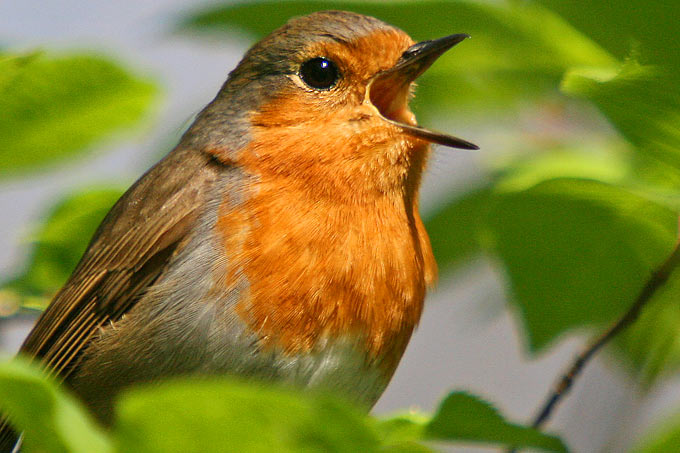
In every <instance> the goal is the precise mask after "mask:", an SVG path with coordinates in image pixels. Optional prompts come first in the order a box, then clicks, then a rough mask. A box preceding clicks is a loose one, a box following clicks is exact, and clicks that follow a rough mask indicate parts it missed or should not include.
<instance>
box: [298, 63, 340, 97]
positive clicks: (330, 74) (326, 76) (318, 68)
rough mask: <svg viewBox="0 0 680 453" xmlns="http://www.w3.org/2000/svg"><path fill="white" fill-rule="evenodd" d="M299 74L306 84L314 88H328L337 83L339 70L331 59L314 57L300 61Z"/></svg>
mask: <svg viewBox="0 0 680 453" xmlns="http://www.w3.org/2000/svg"><path fill="white" fill-rule="evenodd" d="M299 75H300V78H301V79H302V81H303V82H305V83H306V84H307V86H309V87H311V88H314V89H315V90H328V89H330V88H332V87H333V86H334V85H335V84H336V83H337V81H338V79H339V78H340V71H338V67H337V66H336V64H335V63H333V62H332V61H331V60H329V59H327V58H324V57H316V58H312V59H311V60H307V61H305V62H304V63H302V66H300V73H299Z"/></svg>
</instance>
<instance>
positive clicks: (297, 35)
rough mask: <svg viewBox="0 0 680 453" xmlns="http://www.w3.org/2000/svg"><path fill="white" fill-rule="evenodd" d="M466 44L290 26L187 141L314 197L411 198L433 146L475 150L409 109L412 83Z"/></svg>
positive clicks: (361, 23) (334, 17)
mask: <svg viewBox="0 0 680 453" xmlns="http://www.w3.org/2000/svg"><path fill="white" fill-rule="evenodd" d="M466 37H467V35H464V34H457V35H451V36H447V37H444V38H440V39H435V40H432V41H423V42H420V43H414V41H413V40H412V39H411V38H410V37H409V36H408V35H407V34H406V33H404V32H403V31H401V30H399V29H397V28H395V27H392V26H390V25H388V24H386V23H384V22H382V21H379V20H377V19H375V18H372V17H367V16H363V15H360V14H356V13H349V12H342V11H324V12H319V13H314V14H311V15H308V16H304V17H298V18H294V19H292V20H290V21H289V22H288V23H287V24H286V25H284V26H283V27H281V28H279V29H278V30H276V31H274V32H273V33H271V34H270V35H269V36H267V37H266V38H264V39H263V40H261V41H260V42H259V43H257V44H256V45H255V46H253V47H252V48H251V49H250V50H249V51H248V52H247V53H246V55H245V56H244V58H243V60H242V61H241V62H240V63H239V65H238V66H237V67H236V69H235V70H234V71H233V72H232V73H231V74H230V76H229V79H228V80H227V82H226V83H225V85H224V86H223V87H222V90H221V91H220V93H219V94H218V96H217V97H216V98H215V100H214V101H213V102H212V103H211V104H210V105H209V106H208V107H207V108H206V109H205V110H204V111H203V112H202V113H201V115H200V116H199V118H198V119H197V122H196V124H197V125H201V126H202V127H201V132H200V133H198V132H194V133H193V135H192V133H191V130H190V133H189V134H188V135H189V136H190V137H191V138H192V139H198V140H199V141H200V142H202V145H203V146H204V147H208V148H210V149H211V151H212V152H213V153H215V154H216V155H217V156H218V158H220V159H221V160H223V161H229V162H233V163H235V164H237V165H238V164H241V165H243V166H245V167H247V168H250V169H251V170H252V171H255V172H258V173H260V174H263V173H267V174H271V175H276V176H279V177H284V178H290V179H291V180H297V181H299V182H301V183H303V184H305V185H307V186H309V188H310V189H311V190H314V191H316V192H317V193H319V194H328V195H331V194H332V196H334V197H337V196H338V190H340V191H342V192H343V193H345V194H346V196H347V197H349V198H348V199H351V200H360V199H364V198H365V197H366V196H372V195H375V194H381V193H392V192H394V191H398V192H401V193H404V192H408V193H410V194H411V195H412V194H413V193H414V192H415V191H417V187H418V185H419V183H420V174H421V172H422V170H423V167H424V165H425V162H426V159H427V154H428V152H429V144H430V143H437V144H441V145H444V146H449V147H454V148H464V149H476V148H477V147H476V146H475V145H473V144H472V143H469V142H467V141H465V140H462V139H459V138H456V137H453V136H451V135H447V134H443V133H440V132H435V131H431V130H428V129H425V128H422V127H420V126H419V125H418V124H417V122H416V119H415V116H414V114H413V113H412V112H411V110H410V108H409V99H410V98H411V95H412V91H413V90H412V87H413V82H414V80H415V79H416V78H417V77H418V76H419V75H420V74H422V73H423V72H424V71H425V70H426V69H427V68H428V67H429V66H430V65H431V64H432V63H433V62H434V61H435V60H436V59H437V58H438V57H439V56H440V55H441V54H443V53H444V52H445V51H446V50H448V49H449V48H451V47H453V46H454V45H456V44H457V43H459V42H461V41H462V40H463V39H465V38H466ZM196 130H198V129H196Z"/></svg>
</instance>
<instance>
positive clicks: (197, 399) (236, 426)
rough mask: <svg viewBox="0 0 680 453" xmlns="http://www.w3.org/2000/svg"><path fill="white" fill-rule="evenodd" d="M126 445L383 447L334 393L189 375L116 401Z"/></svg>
mask: <svg viewBox="0 0 680 453" xmlns="http://www.w3.org/2000/svg"><path fill="white" fill-rule="evenodd" d="M117 414H118V419H117V423H116V431H117V432H118V434H119V439H120V447H121V450H122V451H134V452H139V453H147V452H159V453H160V452H163V453H172V452H178V453H180V452H181V453H188V452H208V451H209V452H221V451H248V452H260V451H261V452H271V451H277V452H299V451H305V452H313V451H318V452H331V451H332V452H348V453H349V452H356V451H366V452H370V451H376V450H377V448H378V445H379V444H378V437H377V434H376V432H375V431H374V428H373V426H372V423H370V422H369V419H368V418H367V417H366V416H364V415H362V414H361V413H360V412H359V411H357V410H356V409H354V408H351V407H349V406H346V405H345V404H342V403H339V402H338V401H336V400H334V399H329V398H325V397H317V398H312V397H309V396H304V395H300V394H296V393H293V392H291V391H286V390H281V389H277V388H275V387H274V386H273V385H268V386H267V387H264V386H263V385H257V384H253V383H250V384H246V383H240V382H234V381H227V380H218V379H215V380H199V379H194V380H186V381H181V382H167V383H163V384H159V385H156V386H153V387H146V388H138V389H134V390H132V391H131V392H130V393H128V394H126V395H125V396H124V397H123V399H122V400H121V401H120V402H119V404H118V406H117Z"/></svg>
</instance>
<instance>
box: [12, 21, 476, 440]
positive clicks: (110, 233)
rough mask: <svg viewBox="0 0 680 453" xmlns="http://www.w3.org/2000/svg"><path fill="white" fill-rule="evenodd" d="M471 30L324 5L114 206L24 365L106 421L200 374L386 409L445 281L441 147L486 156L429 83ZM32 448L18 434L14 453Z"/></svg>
mask: <svg viewBox="0 0 680 453" xmlns="http://www.w3.org/2000/svg"><path fill="white" fill-rule="evenodd" d="M467 37H468V35H466V34H453V35H450V36H446V37H443V38H438V39H433V40H428V41H422V42H415V41H413V40H412V39H411V38H410V37H409V36H408V35H407V34H406V33H405V32H404V31H402V30H400V29H398V28H396V27H394V26H391V25H389V24H387V23H385V22H383V21H381V20H379V19H376V18H373V17H369V16H365V15H361V14H358V13H353V12H347V11H321V12H316V13H313V14H310V15H306V16H300V17H295V18H292V19H291V20H289V21H288V22H287V23H286V24H285V25H283V26H282V27H280V28H279V29H277V30H275V31H273V32H272V33H271V34H270V35H268V36H266V37H265V38H263V39H262V40H261V41H259V42H258V43H257V44H255V45H254V46H253V47H252V48H250V49H249V50H248V51H247V52H246V54H245V56H244V57H243V59H242V60H241V61H240V62H239V63H238V65H237V66H236V68H235V69H234V70H233V71H231V73H230V74H229V76H228V78H227V80H226V82H225V83H224V85H223V86H222V87H221V89H220V90H219V92H218V94H217V96H216V97H215V98H214V99H213V100H212V102H210V103H209V104H208V105H207V106H206V107H205V108H204V109H203V110H202V111H201V112H200V113H199V114H198V115H197V116H196V118H195V121H194V122H193V123H192V124H191V126H189V128H188V129H187V131H186V132H185V133H184V134H183V136H182V138H181V139H180V141H179V144H178V145H177V146H176V147H175V148H174V149H173V150H172V151H171V152H170V153H169V154H168V155H166V156H165V157H164V158H163V159H162V160H160V161H159V162H158V163H157V164H156V165H154V166H153V167H152V168H151V169H150V170H148V171H147V172H146V173H145V174H144V175H143V176H142V177H141V178H140V179H138V180H137V182H135V183H134V184H133V185H132V186H131V187H130V189H129V190H127V192H126V193H125V194H124V195H123V196H122V197H121V198H120V199H119V200H118V202H117V203H115V205H114V206H113V208H112V209H111V210H110V212H109V213H108V214H107V215H106V217H105V218H104V220H103V221H102V223H101V224H100V226H99V228H98V229H97V230H96V232H95V234H94V236H93V238H92V239H91V242H90V243H89V245H88V247H87V249H86V251H85V253H84V255H83V256H82V258H81V260H80V262H79V263H78V265H77V266H76V268H75V270H74V271H73V273H72V275H71V276H70V278H69V279H68V280H67V282H66V284H65V285H64V286H63V287H62V288H61V290H59V291H58V292H57V293H56V295H55V296H54V298H53V299H52V301H51V303H50V304H49V305H48V307H47V308H46V309H45V311H44V312H43V313H42V314H41V316H40V317H39V319H38V321H37V323H36V325H35V327H34V328H33V330H32V331H31V332H30V333H29V335H28V337H27V338H26V340H25V342H24V343H23V345H22V347H21V349H20V353H19V354H20V355H23V356H25V357H28V358H29V359H30V360H31V361H33V362H35V363H37V364H39V366H41V367H42V368H43V369H44V370H45V372H46V373H47V374H48V375H49V376H51V377H53V378H54V379H56V380H58V381H60V382H63V383H64V385H65V386H66V387H67V388H69V389H70V390H71V391H72V392H73V393H74V394H75V395H76V396H77V397H79V399H80V400H82V402H83V403H84V404H85V405H86V406H87V407H88V408H89V409H90V410H91V412H92V413H93V414H94V415H95V416H96V418H97V419H99V420H100V421H101V422H102V423H104V424H109V423H111V421H112V417H113V408H114V400H115V397H116V396H117V395H118V394H119V393H120V392H121V391H122V390H124V389H126V388H128V387H129V386H131V385H134V384H139V383H148V382H154V381H157V380H159V379H162V378H166V377H172V376H185V375H202V376H212V375H220V376H221V375H226V376H239V377H244V378H247V379H251V378H252V379H253V380H258V381H262V382H280V383H283V384H284V385H291V386H294V387H299V388H302V389H310V390H323V391H328V392H332V393H335V394H338V395H341V396H343V397H345V398H348V399H349V400H352V401H354V402H356V404H358V405H360V406H363V407H365V408H366V410H369V409H370V408H371V407H372V406H373V405H374V404H375V402H376V401H377V399H378V398H379V396H380V395H381V394H382V393H383V391H384V390H385V388H386V386H387V384H388V383H389V381H390V379H391V377H392V375H393V373H394V371H395V369H396V367H397V365H398V363H399V361H400V359H401V357H402V354H403V353H404V350H405V348H406V345H407V344H408V342H409V340H410V337H411V335H412V333H413V331H414V329H415V327H416V325H417V324H418V321H419V319H420V316H421V313H422V310H423V302H424V298H425V294H426V291H427V290H428V288H430V287H432V285H434V283H435V281H436V277H437V266H436V263H435V260H434V257H433V252H432V248H431V245H430V241H429V238H428V235H427V232H426V230H425V227H424V224H423V221H422V219H421V216H420V213H419V201H418V200H419V188H420V185H421V180H422V176H423V171H424V170H425V167H426V165H427V161H428V157H429V154H430V148H431V144H440V145H444V146H448V147H453V148H462V149H477V146H475V145H474V144H472V143H470V142H468V141H465V140H463V139H460V138H458V137H455V136H453V135H448V134H445V133H441V132H437V131H434V130H430V129H427V128H424V127H422V126H420V125H419V124H418V123H417V121H416V118H415V116H414V114H413V113H412V111H411V109H410V108H409V101H410V99H411V98H412V95H413V86H414V81H415V80H416V78H417V77H418V76H420V75H421V74H422V73H423V72H424V71H425V70H426V69H428V68H429V67H430V65H432V64H433V63H434V61H435V60H437V59H438V58H439V57H440V56H441V55H442V54H443V53H444V52H446V51H447V50H448V49H450V48H451V47H453V46H454V45H456V44H458V43H460V42H461V41H463V40H464V39H465V38H467ZM15 440H16V433H15V432H14V431H13V430H12V429H11V427H10V425H8V424H7V423H5V424H4V425H3V427H2V430H1V431H0V450H2V451H10V450H11V448H12V445H14V443H15Z"/></svg>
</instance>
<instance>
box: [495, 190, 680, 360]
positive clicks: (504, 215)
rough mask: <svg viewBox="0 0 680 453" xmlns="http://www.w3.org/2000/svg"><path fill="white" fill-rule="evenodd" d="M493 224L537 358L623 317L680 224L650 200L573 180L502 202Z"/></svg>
mask: <svg viewBox="0 0 680 453" xmlns="http://www.w3.org/2000/svg"><path fill="white" fill-rule="evenodd" d="M488 222H489V228H490V229H491V231H492V233H493V238H494V241H495V245H494V248H495V250H496V251H497V253H498V254H499V256H500V258H501V259H502V261H503V263H504V265H505V268H506V271H507V274H508V277H509V284H510V287H511V290H512V295H513V299H514V301H515V302H516V303H517V304H518V305H519V307H520V309H521V315H522V319H523V320H524V324H525V327H526V330H527V335H528V340H529V346H530V347H531V349H532V350H534V351H536V350H540V349H541V348H543V347H545V346H546V344H547V343H548V342H550V341H551V340H553V339H554V338H555V337H556V336H558V335H559V334H560V333H562V332H564V331H565V330H567V329H570V328H574V327H580V326H587V325H595V324H599V323H604V322H609V321H611V320H613V319H614V318H615V317H617V316H619V315H620V314H621V313H622V312H623V311H624V310H625V309H626V308H628V307H629V306H630V304H631V303H632V302H633V300H634V299H635V297H637V294H638V292H639V291H640V289H641V288H642V286H643V285H644V283H645V282H646V281H647V279H648V278H649V277H650V275H651V272H652V270H653V269H655V268H656V267H657V266H658V265H659V264H660V263H661V262H663V261H664V259H665V258H666V257H667V256H668V255H669V254H670V252H671V250H672V248H673V245H674V242H675V234H676V233H675V232H676V225H677V220H676V214H675V213H674V212H673V211H672V210H670V209H668V208H666V207H664V206H662V205H659V204H657V203H654V202H652V201H649V200H647V199H646V198H643V197H641V196H639V195H635V194H633V193H631V192H629V191H627V190H625V189H622V188H619V187H616V186H612V185H608V184H604V183H601V182H597V181H588V180H580V179H568V178H562V179H555V180H550V181H546V182H543V183H540V184H538V185H536V186H533V187H531V188H529V189H526V190H523V191H519V192H508V193H504V194H499V195H497V197H496V199H495V203H494V207H493V208H492V209H491V210H490V212H489V217H488Z"/></svg>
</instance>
